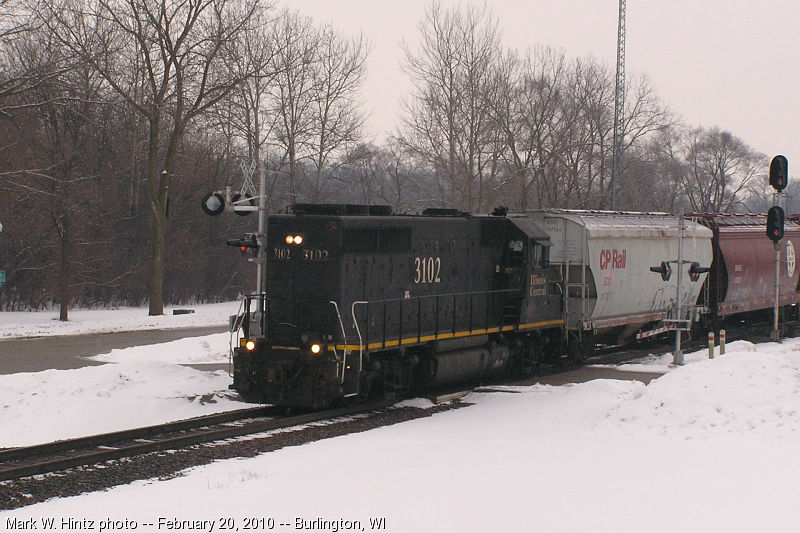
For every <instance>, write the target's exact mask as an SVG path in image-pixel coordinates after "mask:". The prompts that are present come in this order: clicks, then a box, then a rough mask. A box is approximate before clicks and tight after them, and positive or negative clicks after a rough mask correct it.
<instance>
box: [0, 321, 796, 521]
mask: <svg viewBox="0 0 800 533" xmlns="http://www.w3.org/2000/svg"><path fill="white" fill-rule="evenodd" d="M230 312H232V311H230V310H229V309H224V311H223V310H222V309H221V310H220V316H219V317H218V318H219V323H224V322H225V321H226V320H227V314H229V313H230ZM142 313H143V314H144V312H142ZM5 320H6V317H5V316H4V315H3V314H0V336H2V335H4V333H2V332H3V331H4V330H3V323H4V321H5ZM102 321H103V320H102V319H100V318H98V320H97V321H96V322H97V323H100V322H102ZM94 331H97V329H95V330H94ZM6 336H13V335H6ZM727 351H728V353H727V354H725V355H723V356H718V357H717V358H715V359H714V360H707V359H706V358H705V357H706V356H705V352H698V353H695V354H688V355H687V357H686V359H687V361H688V364H687V365H685V366H683V367H680V368H670V367H669V366H668V362H669V356H664V357H661V358H656V357H653V358H651V360H649V361H646V362H645V363H642V364H637V365H625V366H623V367H622V368H623V369H626V370H643V371H645V370H646V371H653V370H664V371H667V374H666V375H664V376H663V377H661V378H659V379H657V380H654V381H652V382H651V383H650V384H649V385H644V384H643V383H640V382H637V381H617V380H595V381H591V382H588V383H582V384H576V385H569V386H559V387H554V386H546V385H533V386H529V387H504V388H502V390H501V391H498V392H490V393H480V394H477V393H473V394H472V395H470V396H469V397H467V398H466V401H467V402H470V403H472V404H473V405H472V406H470V407H467V408H462V409H457V410H452V411H446V412H442V413H438V414H436V415H434V416H432V417H429V418H422V419H418V420H413V421H410V422H406V423H403V424H399V425H395V426H391V427H384V428H380V429H376V430H372V431H368V432H366V433H359V434H353V435H346V436H342V437H337V438H333V439H328V440H323V441H319V442H314V443H311V444H306V445H303V446H298V447H292V448H284V449H282V450H279V451H276V452H272V453H269V454H264V455H262V456H259V457H256V458H253V459H247V460H226V461H218V462H216V463H213V464H211V465H208V466H204V467H198V468H194V469H191V470H189V471H186V472H185V473H184V475H182V476H180V477H177V478H175V479H170V480H166V481H157V480H149V481H141V482H136V483H133V484H131V485H126V486H120V487H117V488H115V489H112V490H109V491H106V492H102V493H91V494H85V495H83V496H78V497H71V498H62V499H56V500H51V501H49V502H45V503H41V504H36V505H31V506H29V507H25V508H22V509H18V510H13V511H5V512H0V527H5V528H6V529H9V528H10V527H12V526H13V525H14V524H17V523H36V524H37V525H38V529H42V527H43V524H42V522H41V521H42V520H43V519H49V518H52V517H55V518H56V522H57V525H58V524H60V523H61V522H60V521H61V520H62V519H64V520H67V519H70V520H87V521H92V522H93V524H94V527H93V528H91V529H90V530H93V531H99V526H100V524H101V523H102V522H103V521H104V520H105V521H106V523H107V524H111V525H113V524H115V523H117V524H119V525H120V526H121V525H123V524H125V523H127V524H128V527H127V529H128V530H130V529H132V528H131V525H132V524H133V523H135V524H136V528H137V529H138V530H139V531H167V530H168V526H166V525H165V524H166V523H168V522H169V523H172V524H173V525H174V524H179V527H177V528H172V529H169V530H171V531H175V530H188V529H189V528H191V527H193V526H197V527H195V528H194V530H197V529H198V528H199V527H200V528H202V530H205V531H212V530H213V531H218V530H221V529H222V528H223V527H229V526H233V527H234V528H236V527H238V528H239V529H240V530H241V531H244V528H245V527H248V526H250V527H254V528H255V529H258V530H275V531H296V530H316V531H335V530H358V531H360V530H365V531H366V530H373V529H375V530H383V531H399V532H405V531H437V532H441V531H503V530H505V531H537V532H551V531H553V532H558V531H564V532H567V531H568V532H580V531H592V532H606V531H608V532H625V531H648V532H653V531H664V532H674V531H690V532H695V531H697V532H700V531H703V532H706V531H725V532H739V531H742V532H745V531H747V532H752V531H769V532H779V531H787V532H788V531H796V530H797V524H798V523H800V506H798V505H797V504H796V501H795V500H796V496H795V490H794V488H795V487H796V485H797V478H798V474H800V454H798V453H797V450H798V449H800V341H797V340H785V341H784V342H783V343H781V344H775V343H766V344H760V345H753V344H751V343H748V342H745V341H738V342H734V343H731V344H729V345H728V350H727ZM198 354H200V355H201V356H202V357H198ZM100 358H102V359H103V360H105V361H110V362H109V363H108V364H104V365H101V366H92V367H86V368H81V369H76V370H48V371H45V372H37V373H21V374H11V375H5V376H0V447H3V446H19V445H24V444H32V443H35V442H44V441H48V440H53V439H56V438H66V437H72V436H78V435H82V434H89V433H97V432H101V431H111V430H115V429H122V428H124V427H133V426H138V425H143V424H151V423H158V422H162V421H166V420H171V419H173V420H174V419H179V418H186V417H190V416H196V415H199V414H205V413H209V412H214V411H220V410H227V409H232V408H238V407H242V406H243V405H242V404H241V403H240V402H238V401H237V400H236V399H235V397H234V396H231V395H230V394H229V393H228V391H227V385H228V383H229V382H230V378H229V377H228V376H227V374H226V373H225V372H206V371H201V370H195V369H193V368H188V367H185V366H181V365H180V364H179V363H183V362H187V361H188V360H190V359H191V361H192V362H198V360H199V359H202V362H222V361H224V360H226V359H227V337H226V335H224V334H220V335H213V336H208V337H198V338H193V339H182V340H179V341H174V342H170V343H165V344H160V345H156V346H148V347H137V348H128V349H124V350H117V351H115V352H112V353H111V354H107V355H104V356H100ZM414 404H415V405H421V406H424V405H427V403H426V401H422V400H416V401H415V402H414ZM31 521H32V522H31ZM65 523H68V522H65ZM162 526H163V527H162ZM118 529H124V528H122V527H120V528H118Z"/></svg>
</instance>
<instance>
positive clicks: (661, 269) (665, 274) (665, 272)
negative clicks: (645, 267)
mask: <svg viewBox="0 0 800 533" xmlns="http://www.w3.org/2000/svg"><path fill="white" fill-rule="evenodd" d="M650 272H658V273H659V274H661V279H662V280H664V281H669V278H670V276H672V267H670V266H669V263H667V262H666V261H661V265H659V266H657V267H650Z"/></svg>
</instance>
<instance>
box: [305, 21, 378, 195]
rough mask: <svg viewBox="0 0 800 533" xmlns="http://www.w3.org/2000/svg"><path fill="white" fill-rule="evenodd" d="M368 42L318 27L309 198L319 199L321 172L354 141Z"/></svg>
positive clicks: (359, 118) (360, 120)
mask: <svg viewBox="0 0 800 533" xmlns="http://www.w3.org/2000/svg"><path fill="white" fill-rule="evenodd" d="M368 53H369V45H368V44H367V43H366V41H365V40H364V38H363V36H358V37H354V38H352V39H350V40H347V39H344V38H343V37H342V36H340V35H339V34H338V33H336V31H334V29H333V28H332V27H330V26H326V27H325V28H323V29H322V31H321V34H320V39H319V46H318V49H317V56H318V60H317V61H316V62H315V65H316V68H315V69H314V73H315V78H316V80H315V83H314V86H315V91H314V92H315V95H316V97H315V99H314V105H313V106H312V112H311V113H312V117H313V124H312V132H313V141H312V142H310V143H309V153H310V159H311V162H312V164H313V165H314V175H313V176H312V178H311V183H310V184H309V185H310V186H309V194H310V198H309V199H310V200H311V201H312V202H318V201H321V200H322V199H323V194H324V186H325V180H324V173H325V172H335V169H333V168H331V164H332V163H333V161H334V157H335V156H337V155H338V156H339V158H340V160H341V158H342V157H343V156H345V155H346V154H347V152H346V148H347V147H348V145H351V144H353V143H355V142H356V140H357V139H358V137H359V129H360V128H361V126H362V125H363V123H364V117H363V115H362V114H361V113H359V111H358V108H359V102H358V101H357V99H356V98H357V96H358V93H359V91H360V90H361V86H362V84H363V83H364V78H365V76H366V64H365V62H366V59H367V54H368Z"/></svg>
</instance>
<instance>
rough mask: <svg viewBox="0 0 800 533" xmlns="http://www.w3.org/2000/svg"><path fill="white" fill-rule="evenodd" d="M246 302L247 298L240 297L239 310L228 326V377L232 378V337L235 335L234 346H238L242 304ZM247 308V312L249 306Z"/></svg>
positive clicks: (242, 314)
mask: <svg viewBox="0 0 800 533" xmlns="http://www.w3.org/2000/svg"><path fill="white" fill-rule="evenodd" d="M247 300H248V297H247V296H244V297H242V300H241V301H240V302H239V309H238V310H237V311H236V318H235V319H234V320H233V321H232V323H231V325H230V336H229V338H228V375H229V376H230V377H233V349H234V341H233V336H234V335H236V344H237V345H238V344H239V330H240V329H241V328H242V325H243V324H244V303H245V302H246V301H247ZM247 307H248V312H249V309H250V306H247Z"/></svg>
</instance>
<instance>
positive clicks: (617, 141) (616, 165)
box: [611, 0, 625, 211]
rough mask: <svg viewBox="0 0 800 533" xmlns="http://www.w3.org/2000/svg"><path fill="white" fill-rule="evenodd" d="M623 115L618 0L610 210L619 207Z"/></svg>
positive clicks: (622, 16) (622, 38) (622, 10)
mask: <svg viewBox="0 0 800 533" xmlns="http://www.w3.org/2000/svg"><path fill="white" fill-rule="evenodd" d="M624 116H625V0H619V22H618V24H617V82H616V87H615V89H614V146H613V151H614V154H613V161H612V163H611V210H612V211H616V210H619V209H621V208H620V205H619V186H620V177H621V174H622V140H623V139H622V137H623V119H624Z"/></svg>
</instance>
